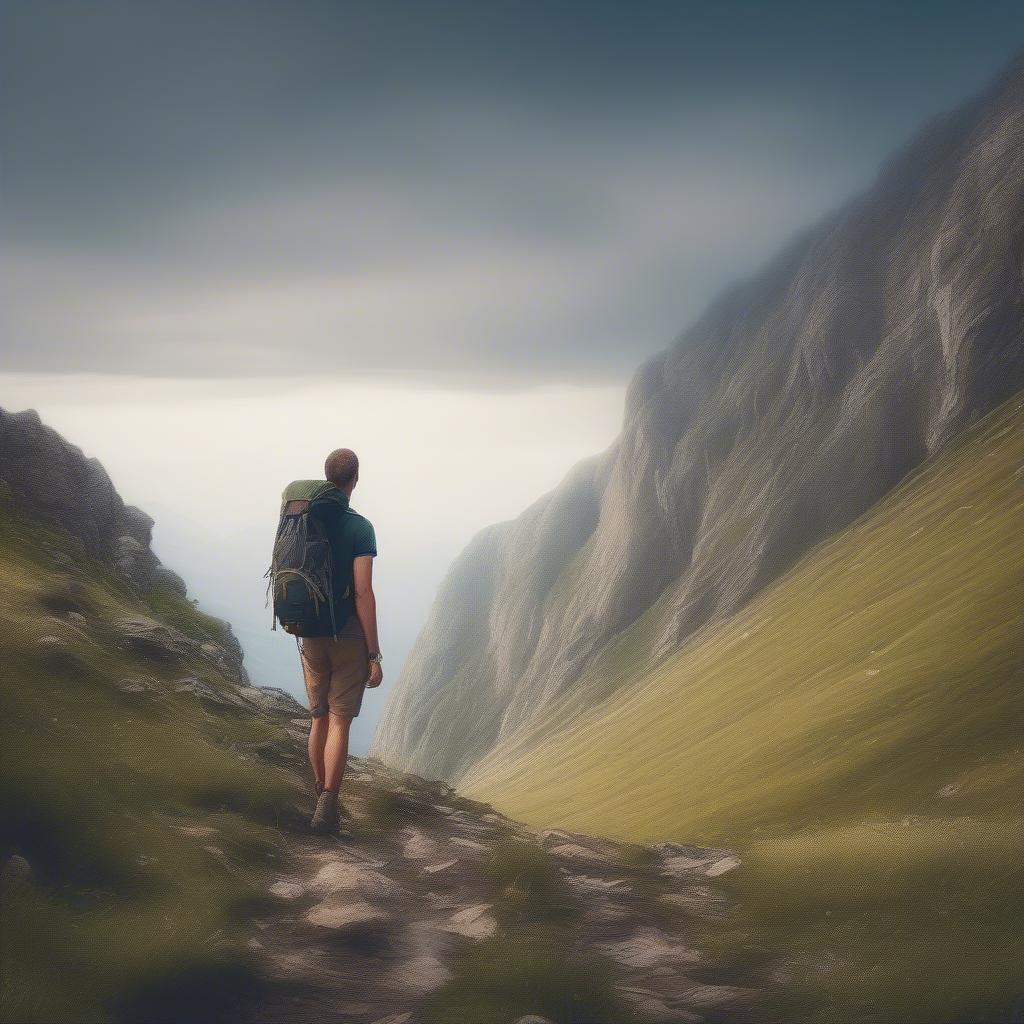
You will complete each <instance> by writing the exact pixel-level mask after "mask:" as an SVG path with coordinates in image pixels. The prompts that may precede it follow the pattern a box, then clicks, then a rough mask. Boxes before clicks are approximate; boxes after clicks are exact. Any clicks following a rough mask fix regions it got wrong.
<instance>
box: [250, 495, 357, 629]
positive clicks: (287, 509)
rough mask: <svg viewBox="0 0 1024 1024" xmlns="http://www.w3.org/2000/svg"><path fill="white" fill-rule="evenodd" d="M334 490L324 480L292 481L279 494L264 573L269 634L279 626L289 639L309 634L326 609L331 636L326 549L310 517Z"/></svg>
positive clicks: (330, 590) (330, 571) (329, 563)
mask: <svg viewBox="0 0 1024 1024" xmlns="http://www.w3.org/2000/svg"><path fill="white" fill-rule="evenodd" d="M334 489H335V488H334V485H333V484H331V483H329V482H327V481H325V480H295V481H293V482H292V483H290V484H289V485H288V486H287V487H286V488H285V489H284V493H283V494H282V495H281V514H280V518H279V520H278V524H277V534H276V535H275V537H274V553H273V556H272V558H271V562H270V568H269V569H268V570H267V573H266V576H267V578H269V581H270V582H269V583H268V584H267V591H268V596H269V595H272V596H273V600H274V616H273V625H272V626H271V629H277V624H278V623H279V622H280V623H281V628H282V629H284V630H285V631H286V632H288V633H291V634H293V635H294V636H308V635H311V634H313V633H315V632H316V631H317V630H318V629H319V627H320V623H321V622H322V612H323V609H324V608H325V607H326V608H327V609H328V610H329V612H330V622H331V632H332V634H334V635H337V632H338V623H337V617H336V615H335V608H334V570H335V567H334V560H333V557H332V555H331V545H330V542H329V541H328V538H327V534H326V533H325V531H324V528H323V524H322V523H321V522H320V521H319V519H317V517H316V516H314V515H312V514H311V512H310V508H311V506H312V504H313V502H314V501H315V500H316V499H317V498H319V497H321V496H323V495H326V494H329V493H330V492H332V491H333V490H334ZM346 596H347V592H346Z"/></svg>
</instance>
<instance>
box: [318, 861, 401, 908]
mask: <svg viewBox="0 0 1024 1024" xmlns="http://www.w3.org/2000/svg"><path fill="white" fill-rule="evenodd" d="M310 889H311V890H312V891H313V892H315V893H318V894H320V895H323V896H327V895H333V894H337V893H359V894H361V895H363V896H366V897H368V898H371V899H377V900H381V899H396V898H400V897H402V896H407V895H408V892H407V891H406V890H405V889H403V888H402V887H401V886H400V885H399V884H398V883H397V882H396V881H395V880H394V879H392V878H389V877H388V876H387V875H384V874H381V873H380V872H379V871H377V870H376V869H374V868H372V867H370V866H369V865H366V864H359V863H355V862H353V861H345V860H332V861H330V862H329V863H327V864H325V865H324V866H323V867H322V868H321V869H320V870H319V871H318V872H317V874H316V876H315V877H314V879H313V881H312V882H311V883H310Z"/></svg>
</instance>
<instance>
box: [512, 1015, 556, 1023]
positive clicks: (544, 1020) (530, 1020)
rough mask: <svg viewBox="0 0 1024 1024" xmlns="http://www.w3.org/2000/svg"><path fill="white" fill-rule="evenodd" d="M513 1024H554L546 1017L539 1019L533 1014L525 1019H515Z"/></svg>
mask: <svg viewBox="0 0 1024 1024" xmlns="http://www.w3.org/2000/svg"><path fill="white" fill-rule="evenodd" d="M515 1024H555V1022H554V1021H553V1020H551V1019H550V1018H548V1017H539V1016H537V1014H535V1013H528V1014H526V1016H525V1017H516V1019H515Z"/></svg>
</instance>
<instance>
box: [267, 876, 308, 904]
mask: <svg viewBox="0 0 1024 1024" xmlns="http://www.w3.org/2000/svg"><path fill="white" fill-rule="evenodd" d="M305 891H306V890H305V889H304V888H303V886H302V883H301V882H297V881H294V880H293V879H287V878H283V879H281V880H280V881H279V882H275V883H274V884H273V885H272V886H271V887H270V890H269V892H270V895H271V896H276V897H277V898H278V899H279V900H297V899H298V898H299V897H300V896H301V895H302V894H303V893H304V892H305Z"/></svg>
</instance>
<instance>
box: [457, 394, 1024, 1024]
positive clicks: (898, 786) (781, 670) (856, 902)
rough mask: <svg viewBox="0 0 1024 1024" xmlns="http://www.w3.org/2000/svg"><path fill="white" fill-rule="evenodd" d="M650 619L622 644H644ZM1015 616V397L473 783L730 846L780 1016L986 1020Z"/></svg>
mask: <svg viewBox="0 0 1024 1024" xmlns="http://www.w3.org/2000/svg"><path fill="white" fill-rule="evenodd" d="M656 614H658V612H657V611H655V612H654V613H652V615H656ZM650 621H651V619H647V620H641V621H640V622H639V623H637V624H636V625H635V626H634V628H633V629H632V630H631V631H629V632H628V633H627V634H626V635H624V636H623V637H621V638H620V639H619V641H618V642H617V644H616V645H615V649H616V650H620V651H628V650H630V649H638V650H642V649H644V648H647V649H649V648H650V646H651V645H650V642H649V637H645V635H644V634H645V631H647V630H649V628H650ZM1022 635H1024V401H1022V399H1021V397H1020V396H1018V397H1017V398H1016V399H1014V400H1012V401H1011V402H1010V403H1008V404H1007V405H1005V406H1004V407H1003V408H1002V409H1000V410H997V411H996V412H995V413H993V414H992V415H990V416H989V417H987V418H986V419H985V420H983V421H982V422H981V423H979V424H978V425H976V426H975V427H974V428H972V429H971V430H969V431H967V432H966V433H965V434H964V435H963V436H962V437H960V438H959V439H958V440H956V441H955V442H954V443H953V444H952V445H951V446H949V447H948V448H947V449H946V450H944V451H943V453H941V455H940V456H939V457H937V458H936V459H934V460H933V461H931V462H930V463H928V464H926V465H925V466H924V467H923V468H922V469H921V470H920V471H919V472H917V473H916V474H914V475H913V476H912V477H911V478H910V479H908V480H907V481H906V482H905V483H904V484H903V485H902V486H901V487H900V488H899V489H898V490H897V491H896V492H895V493H893V494H892V495H890V496H889V497H888V498H886V499H885V500H884V501H882V502H881V503H879V505H877V506H876V507H875V508H874V509H872V510H871V511H870V512H869V513H868V514H866V515H865V516H864V517H863V518H862V519H861V520H860V521H858V522H857V523H855V524H854V525H853V526H851V527H850V528H849V529H847V530H846V531H844V532H843V533H842V534H840V535H839V536H838V537H836V538H835V539H833V540H831V541H829V542H827V543H825V544H822V545H820V546H819V547H818V548H817V549H815V550H814V551H813V552H811V553H810V554H809V555H808V556H807V557H806V558H805V559H803V560H802V562H801V563H800V564H799V565H798V566H796V567H795V568H794V569H793V570H792V571H791V572H789V573H788V574H787V575H786V576H785V577H784V578H783V579H782V580H780V581H779V582H778V583H777V584H776V585H774V586H773V587H772V588H771V589H770V590H768V591H767V592H765V593H764V594H762V595H761V596H760V597H759V598H757V599H756V600H755V601H754V602H752V603H751V604H750V605H749V606H748V607H747V608H746V609H744V611H742V612H741V613H740V614H738V615H737V616H735V617H734V618H733V619H732V620H730V621H728V622H726V623H724V624H721V623H719V624H714V625H712V626H710V627H708V628H706V629H705V630H703V631H702V632H701V633H699V634H698V635H697V636H695V637H694V638H693V639H692V641H691V642H690V643H688V644H687V646H686V647H685V648H684V649H683V650H682V651H681V652H680V653H679V654H678V655H676V656H674V657H672V658H670V659H669V660H667V661H666V662H664V663H662V664H661V665H659V666H656V667H653V668H652V670H651V671H650V672H649V673H645V674H644V675H643V677H641V678H637V679H635V680H634V681H633V682H632V683H631V684H630V685H628V686H627V687H626V688H625V689H624V690H622V691H621V692H620V693H618V694H617V695H615V696H614V697H612V698H611V699H610V700H609V701H608V702H607V703H605V704H604V705H602V706H600V707H598V708H597V709H596V710H593V711H591V712H590V713H588V714H584V715H582V716H581V715H576V716H575V717H574V718H573V716H571V715H568V716H567V717H568V718H571V719H572V720H574V723H575V724H573V725H572V726H570V727H568V728H564V729H562V730H561V731H560V732H558V733H557V734H555V735H553V736H544V737H529V736H528V737H520V738H518V739H517V740H515V741H513V742H511V743H509V744H507V745H506V746H504V747H503V748H500V749H499V750H498V751H497V752H496V753H495V754H494V755H493V756H492V757H491V758H489V759H488V760H487V761H485V762H484V764H483V765H482V766H480V768H479V769H478V770H477V771H476V772H474V774H473V775H472V777H471V778H470V779H469V780H468V784H467V785H466V792H467V793H468V795H470V796H473V797H476V798H480V799H484V800H489V801H492V802H494V803H495V804H496V805H497V806H499V807H501V808H502V809H503V810H504V811H506V812H507V813H509V814H511V815H512V816H514V817H517V818H520V819H521V820H524V821H527V822H529V823H531V824H535V825H545V826H546V825H565V826H568V827H571V828H576V829H579V830H580V831H584V832H604V833H606V834H612V835H616V836H619V837H622V838H627V839H637V840H643V841H647V840H654V839H668V838H675V839H681V840H684V841H692V842H718V843H724V844H727V845H731V846H738V847H740V848H741V849H742V850H743V851H744V856H745V860H746V864H745V867H744V869H743V871H742V872H740V873H739V874H738V875H737V876H736V882H735V883H734V884H735V886H736V888H737V892H738V894H739V895H740V896H741V898H742V906H743V914H742V915H741V918H740V921H741V922H745V923H738V924H737V930H736V932H735V933H734V935H733V939H734V941H735V943H736V944H737V946H745V948H746V949H747V950H748V952H749V954H750V956H752V957H754V958H755V959H756V958H757V957H760V958H761V959H762V960H763V962H764V965H765V970H766V971H775V970H776V968H778V969H779V970H781V972H782V974H784V975H785V976H786V979H787V980H786V984H785V986H782V987H781V989H780V991H784V992H785V993H786V995H785V997H784V1004H785V1005H784V1009H785V1012H786V1019H787V1020H789V1019H793V1020H798V1019H817V1020H821V1021H841V1020H849V1019H857V1020H895V1021H918V1020H929V1021H942V1020H950V1021H953V1020H998V1019H1004V1018H1005V1017H1006V1016H1007V1015H1009V1014H1010V1013H1011V1012H1015V1011H1013V1007H1015V1006H1016V1005H1017V1004H1018V1002H1019V1000H1020V999H1021V997H1022V996H1024V983H1022V981H1021V978H1022V975H1021V972H1020V964H1021V963H1024V941H1022V936H1024V929H1022V927H1021V925H1020V921H1021V920H1024V867H1022V865H1024V858H1022V856H1021V854H1022V853H1024V750H1022V748H1021V735H1022V734H1024V647H1022V645H1021V637H1022ZM614 658H615V654H614V652H613V653H612V654H611V655H610V659H611V662H614ZM628 661H629V659H628V658H624V659H622V662H623V664H622V665H620V666H619V667H618V668H615V665H614V664H611V668H612V669H613V670H614V671H615V672H619V671H625V669H624V668H623V665H628ZM608 667H609V665H608V664H604V668H606V669H607V668H608ZM599 669H600V666H599ZM595 685H597V686H599V685H600V681H598V683H596V684H595ZM563 720H564V719H563ZM779 964H782V965H783V966H782V967H778V965H779ZM786 964H788V966H786Z"/></svg>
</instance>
